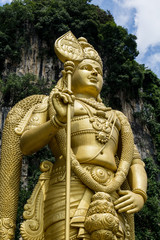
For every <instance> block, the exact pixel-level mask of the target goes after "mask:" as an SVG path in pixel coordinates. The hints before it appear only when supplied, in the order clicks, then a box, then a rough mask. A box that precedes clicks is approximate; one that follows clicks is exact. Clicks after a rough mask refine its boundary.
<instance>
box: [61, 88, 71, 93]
mask: <svg viewBox="0 0 160 240" xmlns="http://www.w3.org/2000/svg"><path fill="white" fill-rule="evenodd" d="M63 93H67V94H69V95H72V94H73V92H72V91H71V90H69V89H68V88H67V89H65V90H64V91H63Z"/></svg>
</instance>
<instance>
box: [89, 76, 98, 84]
mask: <svg viewBox="0 0 160 240" xmlns="http://www.w3.org/2000/svg"><path fill="white" fill-rule="evenodd" d="M89 80H90V81H91V82H93V83H97V82H98V79H97V78H94V77H89Z"/></svg>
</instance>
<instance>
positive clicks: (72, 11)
mask: <svg viewBox="0 0 160 240" xmlns="http://www.w3.org/2000/svg"><path fill="white" fill-rule="evenodd" d="M90 2H91V1H87V0H45V1H43V0H14V1H13V2H12V3H11V4H10V5H9V4H6V5H5V6H3V7H0V75H1V76H3V75H4V74H2V73H3V70H4V69H5V65H6V64H7V67H10V66H15V67H16V64H17V63H18V62H19V61H20V60H21V50H22V48H23V49H28V48H29V47H30V36H34V35H36V36H38V37H39V45H40V53H39V54H40V57H43V55H46V54H47V55H48V56H53V57H54V58H55V54H54V49H53V46H54V41H55V40H56V39H57V38H58V37H59V36H60V35H62V34H64V33H65V32H67V31H68V30H71V31H72V32H73V33H74V34H75V36H76V37H80V36H84V37H86V38H87V39H88V41H89V42H90V43H91V44H92V45H94V47H95V48H96V49H97V50H98V52H99V53H100V54H101V56H102V58H103V62H104V88H103V92H102V96H103V98H104V100H105V101H106V102H108V103H109V105H110V106H112V107H113V108H116V109H120V110H121V97H120V94H121V93H122V92H123V95H124V96H125V99H124V100H125V101H128V102H129V101H130V100H132V99H141V100H142V101H143V107H142V110H141V112H138V113H136V114H135V119H138V121H139V122H140V123H141V124H142V126H143V125H144V126H147V127H148V129H149V130H150V133H151V136H152V139H153V142H154V146H155V156H153V157H154V160H153V158H148V159H146V160H145V162H146V169H147V173H148V177H149V188H148V195H149V200H148V202H147V204H146V205H145V207H144V209H143V210H142V211H141V212H140V213H138V214H137V215H136V229H137V231H136V235H137V240H141V239H148V240H149V239H150V240H151V239H154V240H159V236H160V232H159V217H160V209H159V203H158V200H159V197H160V191H159V189H160V188H159V184H158V183H157V182H158V174H159V169H158V164H159V162H160V80H159V79H158V78H157V76H156V75H155V74H154V73H153V72H152V71H150V70H148V69H146V68H145V67H144V66H143V65H140V64H138V63H137V62H136V61H135V57H136V56H137V55H138V51H137V49H136V41H135V40H136V37H135V36H134V35H132V34H128V32H127V30H126V29H124V28H122V27H121V26H117V25H116V24H115V22H114V19H113V17H112V15H111V14H110V12H109V11H108V12H105V11H103V10H101V9H100V8H98V7H97V6H94V5H92V4H89V3H90ZM42 41H45V42H46V43H47V48H46V47H42V44H41V43H42ZM6 60H7V62H8V63H6ZM58 72H59V69H57V75H58ZM56 80H58V79H56ZM44 86H45V87H44ZM0 89H1V92H2V93H3V99H2V100H3V106H12V105H14V104H15V103H16V102H17V101H19V100H21V99H23V98H24V97H26V96H28V95H32V94H39V93H40V94H46V93H48V92H49V91H50V89H49V87H46V82H45V79H38V78H37V77H36V76H33V75H32V74H27V75H25V76H21V77H20V76H17V75H16V74H14V73H12V74H9V75H8V76H5V77H4V76H3V77H2V79H1V80H0ZM42 155H43V156H42V158H45V159H46V158H47V155H46V153H43V154H42ZM49 158H50V156H49ZM37 165H38V164H37ZM36 167H37V166H36ZM34 173H35V174H34V176H33V177H30V179H29V189H28V190H23V191H22V192H21V197H20V198H21V200H24V199H26V198H27V197H28V193H27V192H28V191H29V192H30V190H31V187H33V182H35V179H37V172H34ZM20 203H21V204H20V210H19V211H20V212H22V201H21V202H20ZM17 239H18V234H17Z"/></svg>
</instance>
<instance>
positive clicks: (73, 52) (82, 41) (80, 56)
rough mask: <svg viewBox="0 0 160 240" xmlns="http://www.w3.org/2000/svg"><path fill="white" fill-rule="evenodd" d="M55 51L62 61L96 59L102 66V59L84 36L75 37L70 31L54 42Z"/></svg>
mask: <svg viewBox="0 0 160 240" xmlns="http://www.w3.org/2000/svg"><path fill="white" fill-rule="evenodd" d="M55 52H56V54H57V56H58V58H59V59H60V60H61V61H62V62H65V61H73V62H80V61H82V60H84V59H92V60H95V61H97V62H98V63H99V64H100V66H101V67H103V64H102V60H101V58H100V56H99V54H98V52H97V51H96V50H95V49H94V47H93V46H92V45H91V44H89V43H88V41H87V39H86V38H84V37H80V38H78V39H77V38H76V37H75V36H74V35H73V33H72V32H71V31H69V32H67V33H65V34H64V35H62V36H61V37H60V38H58V39H57V40H56V42H55Z"/></svg>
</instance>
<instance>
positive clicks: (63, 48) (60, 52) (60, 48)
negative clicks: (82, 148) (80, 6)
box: [55, 31, 83, 240]
mask: <svg viewBox="0 0 160 240" xmlns="http://www.w3.org/2000/svg"><path fill="white" fill-rule="evenodd" d="M55 52H56V54H57V56H58V58H59V59H60V60H61V61H62V62H64V69H65V71H66V75H67V88H68V90H69V91H71V78H72V74H73V70H74V62H76V61H77V62H78V61H81V60H82V59H83V51H82V48H81V46H80V44H79V42H78V40H77V39H76V37H75V36H74V35H73V34H72V32H71V31H69V32H67V33H66V34H64V35H63V36H61V37H60V38H58V39H57V40H56V42H55ZM66 151H67V152H66V211H65V213H66V214H65V240H69V237H70V182H71V105H70V104H68V107H67V146H66Z"/></svg>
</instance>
